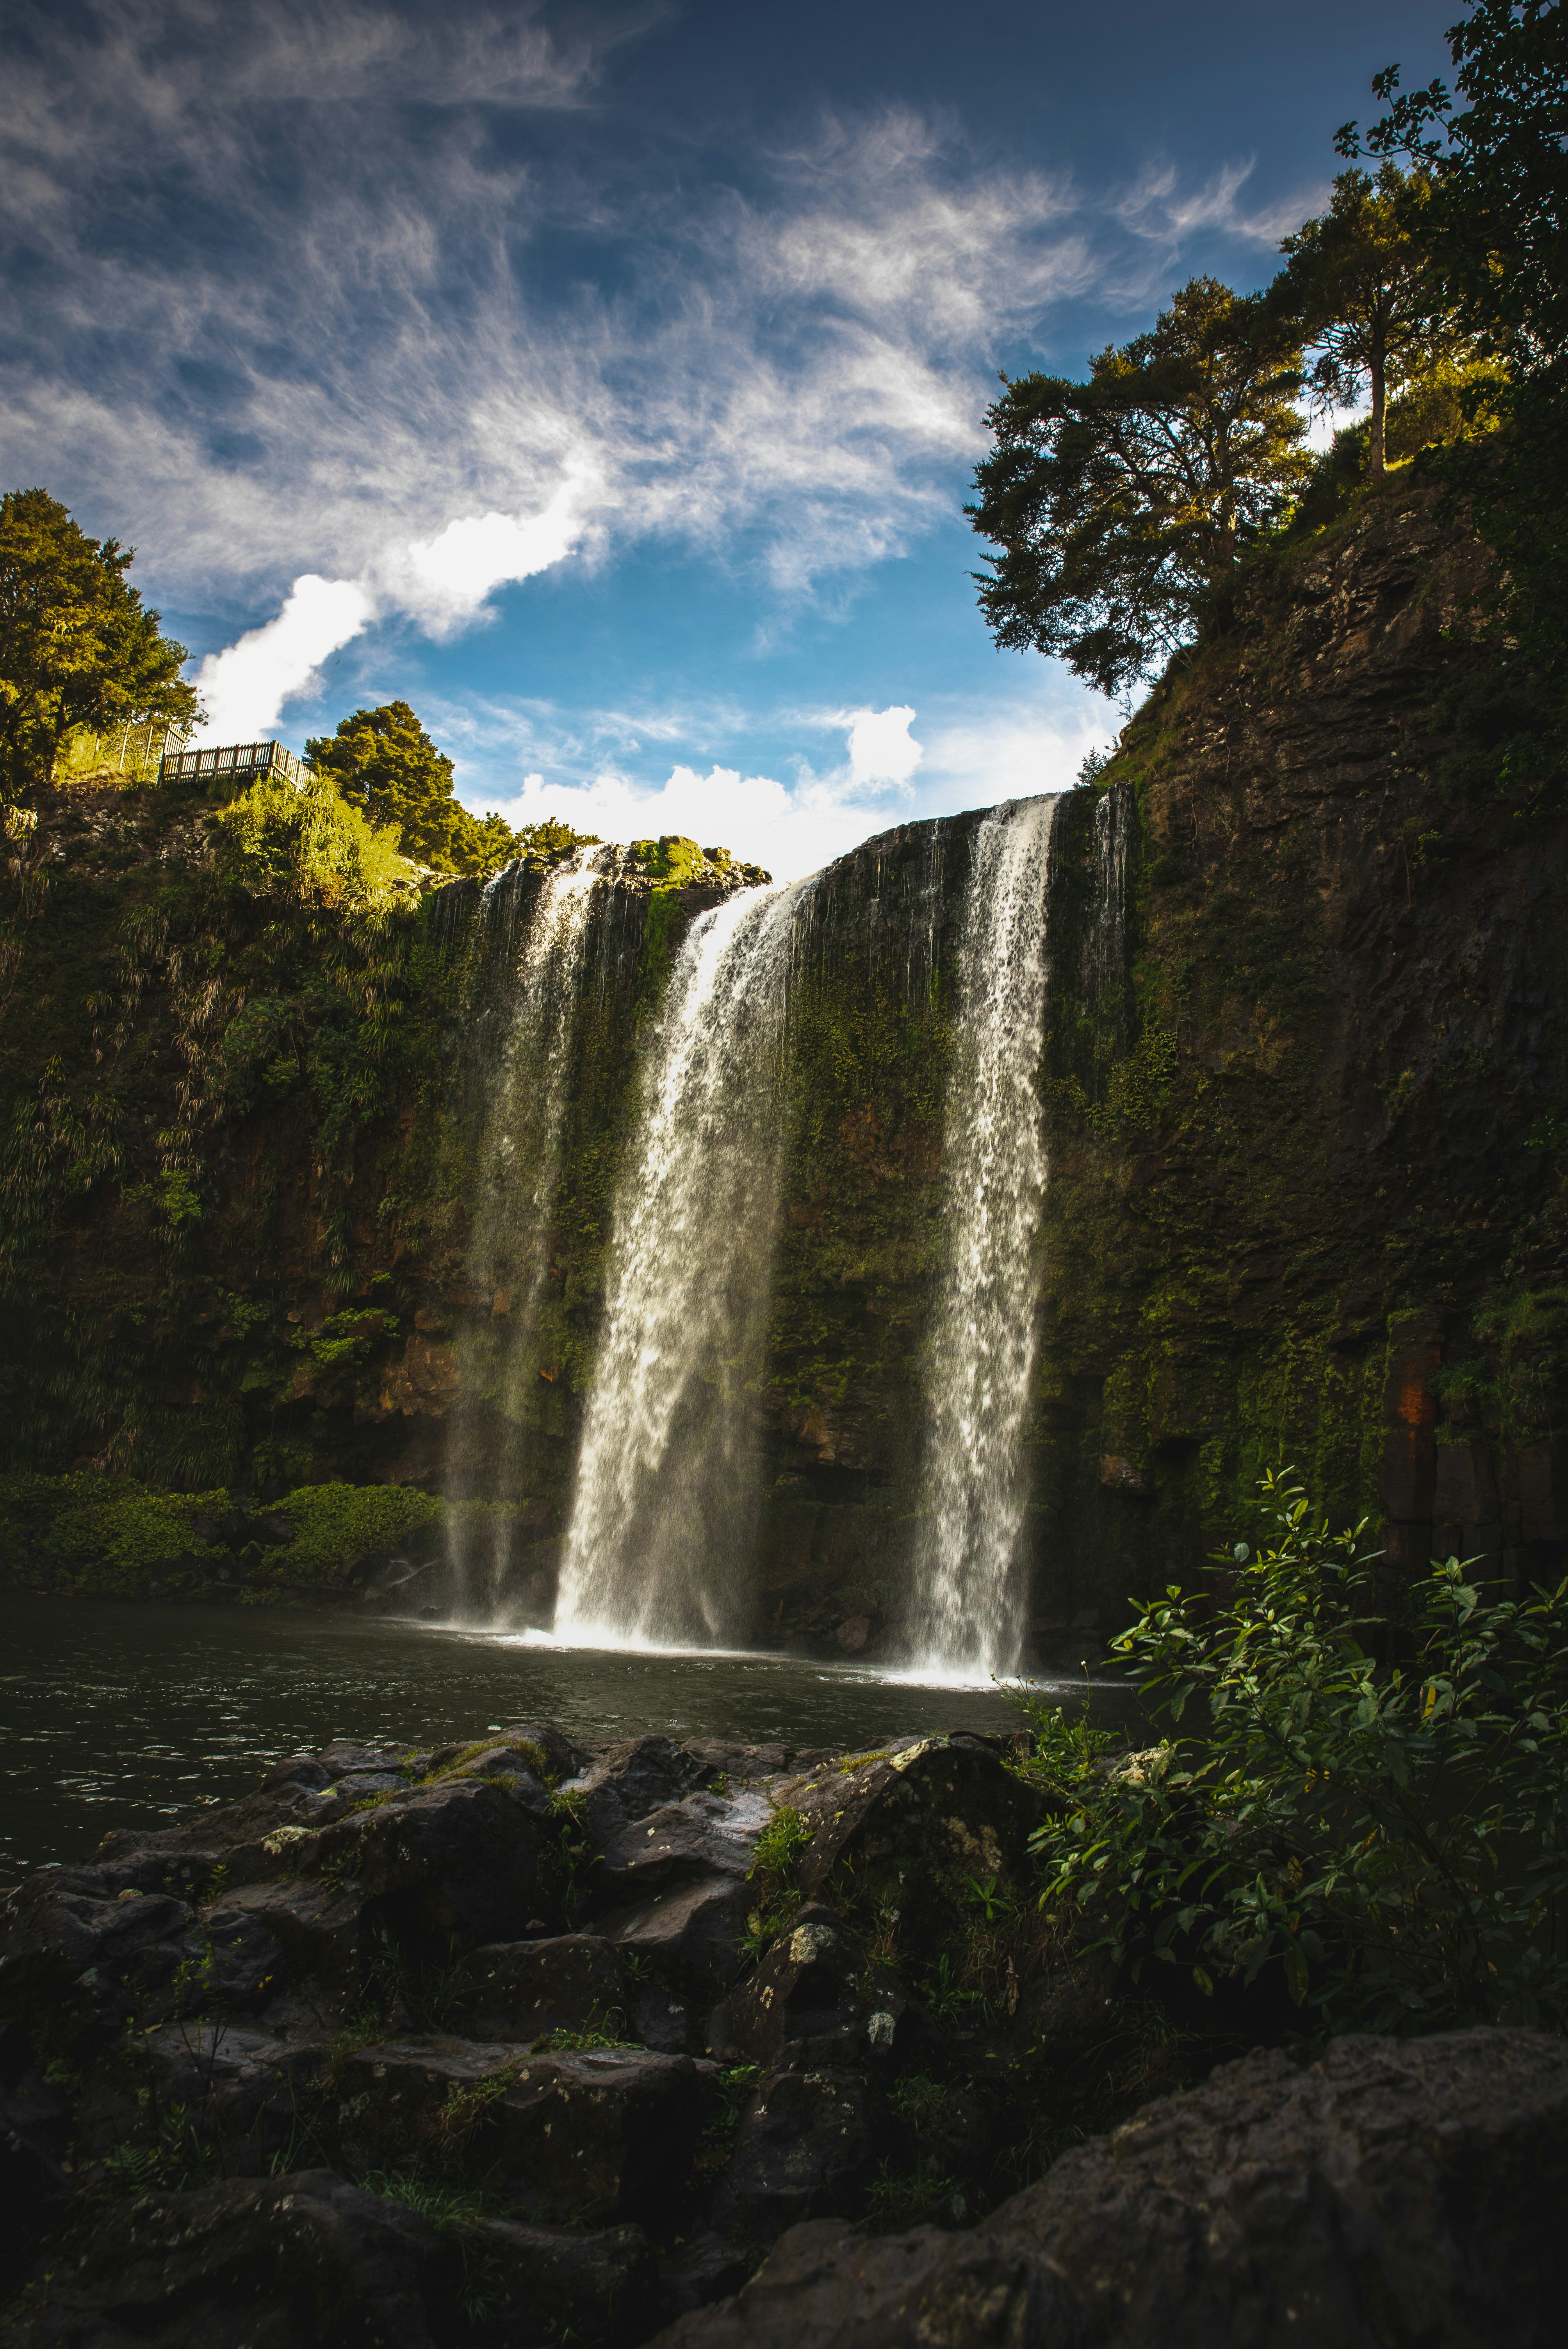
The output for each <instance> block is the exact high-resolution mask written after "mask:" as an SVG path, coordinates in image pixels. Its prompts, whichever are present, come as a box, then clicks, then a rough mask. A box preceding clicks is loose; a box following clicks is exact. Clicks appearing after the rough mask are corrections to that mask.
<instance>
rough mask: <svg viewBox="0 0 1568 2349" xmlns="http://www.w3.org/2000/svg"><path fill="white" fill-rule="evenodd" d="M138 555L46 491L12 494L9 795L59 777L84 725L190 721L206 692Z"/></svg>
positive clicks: (2, 525)
mask: <svg viewBox="0 0 1568 2349" xmlns="http://www.w3.org/2000/svg"><path fill="white" fill-rule="evenodd" d="M134 552H135V550H134V549H132V548H129V547H128V548H125V549H122V548H121V547H120V546H119V543H117V541H116V540H114V539H112V538H106V539H97V538H88V535H87V533H85V532H84V531H83V530H81V529H80V528H78V526H77V523H75V522H74V521H73V520H72V518H71V515H70V514H69V512H67V509H66V508H65V507H64V506H63V505H61V504H60V503H59V502H58V500H57V499H55V498H52V497H50V495H49V493H48V492H47V491H46V490H13V491H10V492H7V493H6V495H5V498H4V499H3V500H0V792H3V793H4V796H5V799H6V800H8V801H10V802H21V801H24V800H26V798H27V797H28V796H29V795H30V794H31V793H32V792H36V790H37V789H38V788H39V787H40V786H41V785H43V784H46V783H47V782H48V781H50V779H51V777H52V775H53V772H54V767H55V761H56V759H57V756H58V754H59V750H60V745H61V743H62V742H63V741H64V740H65V738H66V736H67V734H68V733H69V732H70V731H71V730H72V728H73V727H77V726H82V727H89V728H91V729H92V730H93V731H94V732H97V733H102V732H104V731H106V730H108V728H109V727H111V726H119V725H125V724H131V725H137V724H141V723H143V722H145V721H146V720H148V719H167V720H168V721H169V723H170V725H173V726H176V727H179V728H184V727H187V726H189V725H190V724H191V722H192V721H193V720H194V719H195V718H196V716H197V699H196V691H195V688H194V687H193V686H190V685H187V684H186V683H185V682H184V681H183V680H182V678H181V675H180V671H181V667H182V666H183V664H184V662H185V660H186V659H187V657H188V656H187V653H186V650H185V647H184V646H183V645H180V644H176V643H175V642H174V641H173V639H172V638H171V637H169V636H164V635H163V634H162V633H161V631H160V625H159V615H158V614H157V613H156V612H150V611H148V610H147V609H146V608H145V607H144V605H143V604H142V601H141V595H140V593H139V590H138V589H137V588H135V587H132V586H129V585H128V584H127V582H126V577H125V574H126V572H127V571H128V570H129V566H130V564H131V562H132V560H133V557H134Z"/></svg>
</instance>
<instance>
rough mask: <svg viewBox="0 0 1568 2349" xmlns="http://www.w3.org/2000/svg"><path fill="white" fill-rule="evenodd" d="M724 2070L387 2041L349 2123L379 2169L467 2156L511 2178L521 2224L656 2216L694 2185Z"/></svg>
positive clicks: (359, 2157) (435, 2038) (608, 2055)
mask: <svg viewBox="0 0 1568 2349" xmlns="http://www.w3.org/2000/svg"><path fill="white" fill-rule="evenodd" d="M712 2071H713V2066H712V2065H711V2064H696V2063H694V2062H693V2060H692V2058H691V2057H690V2056H689V2055H659V2054H654V2053H652V2052H651V2051H650V2050H649V2049H647V2048H643V2047H613V2048H603V2049H600V2048H592V2049H584V2050H583V2051H582V2052H580V2053H573V2054H547V2055H533V2054H528V2053H527V2052H526V2051H525V2050H523V2049H521V2048H518V2047H507V2046H502V2045H484V2044H480V2043H478V2042H471V2041H467V2040H461V2039H458V2038H455V2037H452V2036H450V2035H448V2034H445V2033H439V2034H434V2035H432V2036H431V2037H429V2038H428V2039H423V2040H398V2041H384V2042H381V2043H379V2044H374V2045H372V2046H368V2047H366V2048H363V2049H361V2050H360V2051H359V2052H358V2054H356V2056H355V2058H354V2061H353V2063H352V2064H351V2066H350V2067H349V2073H350V2076H349V2078H348V2080H347V2082H346V2085H345V2092H344V2098H343V2103H342V2106H341V2107H340V2116H339V2126H340V2129H341V2131H342V2136H343V2142H344V2145H345V2147H346V2150H347V2151H348V2152H349V2153H350V2154H351V2156H352V2157H353V2158H354V2160H355V2161H356V2162H359V2163H364V2164H366V2166H369V2165H371V2164H375V2163H386V2162H387V2161H388V2160H391V2159H394V2158H407V2155H408V2153H409V2152H410V2151H411V2150H414V2149H418V2147H421V2146H424V2147H428V2148H433V2149H435V2150H436V2151H437V2152H438V2154H439V2155H441V2156H443V2157H449V2156H450V2155H452V2154H453V2153H456V2152H462V2153H463V2154H465V2155H466V2156H468V2157H469V2158H472V2159H474V2160H476V2161H478V2162H479V2163H480V2166H481V2167H483V2168H486V2169H489V2170H490V2171H492V2172H493V2173H494V2174H495V2175H496V2176H497V2177H498V2178H502V2179H504V2180H505V2181H506V2183H507V2188H508V2190H509V2191H510V2192H511V2193H512V2194H513V2195H514V2196H515V2198H516V2201H517V2207H518V2211H519V2215H520V2216H526V2217H529V2218H552V2219H553V2218H561V2219H571V2218H596V2219H616V2218H624V2219H639V2220H649V2221H650V2222H653V2221H655V2220H660V2219H663V2218H665V2217H666V2216H667V2215H668V2214H669V2212H670V2211H671V2210H672V2209H675V2208H676V2207H677V2206H678V2205H679V2203H680V2201H681V2199H682V2197H683V2196H684V2195H685V2194H686V2192H687V2190H688V2189H689V2187H690V2182H691V2170H692V2161H693V2158H694V2155H695V2153H696V2141H697V2136H698V2133H699V2131H700V2129H701V2127H702V2123H703V2120H704V2118H705V2117H706V2115H707V2108H708V2105H709V2102H710V2100H711V2093H712V2092H711V2086H710V2079H711V2075H712Z"/></svg>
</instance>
